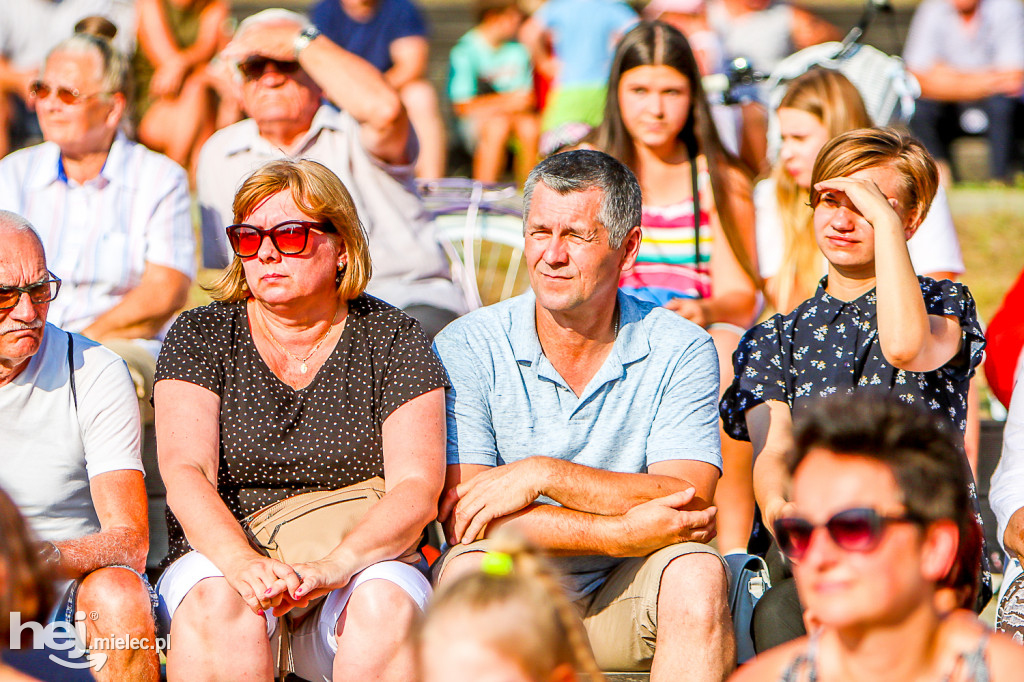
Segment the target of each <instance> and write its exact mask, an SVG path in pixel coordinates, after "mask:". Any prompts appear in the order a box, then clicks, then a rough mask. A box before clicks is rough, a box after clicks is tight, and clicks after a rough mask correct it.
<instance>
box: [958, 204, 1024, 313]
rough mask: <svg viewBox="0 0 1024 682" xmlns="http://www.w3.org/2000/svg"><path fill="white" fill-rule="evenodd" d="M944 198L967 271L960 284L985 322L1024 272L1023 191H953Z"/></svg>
mask: <svg viewBox="0 0 1024 682" xmlns="http://www.w3.org/2000/svg"><path fill="white" fill-rule="evenodd" d="M949 200H950V206H951V208H952V209H953V218H954V221H955V222H956V227H957V234H958V235H959V237H960V247H961V249H962V250H963V254H964V265H965V266H966V267H967V272H966V273H964V276H963V281H964V282H965V283H966V284H967V286H968V287H969V288H970V290H971V293H972V294H974V298H975V300H976V301H977V303H978V312H979V314H980V316H981V318H982V319H983V320H989V319H991V318H992V315H993V314H994V313H995V312H996V310H997V309H998V307H999V304H1000V302H1001V301H1002V299H1003V296H1004V295H1005V294H1006V290H1007V289H1009V287H1010V286H1011V285H1012V284H1013V282H1014V281H1015V280H1016V279H1017V275H1018V273H1019V272H1020V271H1021V269H1022V268H1024V190H1021V189H1004V188H971V187H964V188H955V189H954V190H953V191H951V192H950V198H949Z"/></svg>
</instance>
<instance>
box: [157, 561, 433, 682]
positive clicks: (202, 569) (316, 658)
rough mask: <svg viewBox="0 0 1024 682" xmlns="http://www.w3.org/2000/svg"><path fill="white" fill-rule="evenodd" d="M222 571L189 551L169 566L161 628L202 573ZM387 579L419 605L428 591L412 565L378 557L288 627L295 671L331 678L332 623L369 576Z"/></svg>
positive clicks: (272, 620)
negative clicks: (290, 628) (299, 621)
mask: <svg viewBox="0 0 1024 682" xmlns="http://www.w3.org/2000/svg"><path fill="white" fill-rule="evenodd" d="M223 576H224V574H223V573H222V572H221V571H220V570H219V569H218V568H217V567H216V566H214V565H213V562H212V561H210V560H209V559H207V558H206V557H205V556H203V555H202V554H200V553H199V552H194V551H193V552H189V553H188V554H186V555H185V556H183V557H181V558H180V559H178V560H177V561H175V562H174V563H173V564H171V565H170V566H168V567H167V570H166V571H164V573H163V575H162V576H160V580H159V581H157V584H156V591H157V595H158V596H159V597H160V606H159V609H158V610H157V622H158V625H159V627H160V628H161V630H162V631H163V632H170V630H171V619H172V618H173V617H174V612H175V611H176V610H177V609H178V606H179V605H180V604H181V602H182V600H183V599H184V598H185V595H187V594H188V593H189V591H190V590H191V589H192V588H193V587H195V586H196V584H198V583H199V581H201V580H204V579H206V578H220V577H223ZM378 579H379V580H388V581H390V582H392V583H394V584H395V585H398V586H399V587H401V588H402V589H403V590H405V592H406V593H407V594H408V595H409V596H410V597H412V600H413V601H414V602H416V604H417V605H418V606H419V607H420V609H422V608H423V607H424V606H425V605H426V603H427V598H428V597H429V596H430V592H431V590H430V583H429V582H428V581H427V579H426V577H424V575H423V574H422V573H421V572H420V571H419V570H418V569H416V568H415V567H413V566H410V565H409V564H406V563H404V562H401V561H382V562H380V563H378V564H373V565H372V566H368V567H367V568H365V569H363V570H362V571H360V572H359V573H356V574H355V576H354V577H353V578H352V580H350V581H349V583H348V585H346V586H345V587H343V588H341V589H338V590H334V591H332V592H331V593H329V594H328V595H327V596H326V597H324V598H323V600H321V602H320V604H319V605H318V606H317V607H316V611H315V612H313V613H311V614H310V615H309V616H308V617H307V618H305V619H304V620H303V621H302V622H301V623H300V624H299V626H298V627H297V628H295V629H294V630H293V632H292V654H293V657H294V659H295V673H296V674H297V675H299V676H300V677H303V678H305V679H307V680H324V681H325V682H330V680H331V676H332V673H333V669H334V655H335V654H336V653H337V652H338V642H337V640H336V639H335V637H334V632H335V628H336V627H337V625H338V619H339V618H340V617H341V614H342V611H344V610H345V606H346V605H347V604H348V600H349V597H351V596H352V591H353V590H355V588H357V587H359V586H360V585H362V584H363V583H365V582H367V581H369V580H378ZM266 619H267V637H269V638H271V640H273V638H274V635H275V634H276V632H277V617H275V616H274V615H273V614H271V613H270V612H269V611H268V612H267V614H266Z"/></svg>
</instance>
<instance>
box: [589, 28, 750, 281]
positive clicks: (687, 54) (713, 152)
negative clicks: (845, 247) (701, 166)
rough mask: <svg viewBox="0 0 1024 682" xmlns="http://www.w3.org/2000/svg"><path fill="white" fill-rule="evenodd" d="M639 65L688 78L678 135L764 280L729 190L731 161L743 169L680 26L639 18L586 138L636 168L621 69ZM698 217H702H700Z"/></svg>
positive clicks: (733, 237)
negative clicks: (599, 117) (700, 160)
mask: <svg viewBox="0 0 1024 682" xmlns="http://www.w3.org/2000/svg"><path fill="white" fill-rule="evenodd" d="M638 66H668V67H671V68H673V69H675V70H676V71H678V72H679V73H681V74H682V75H683V76H684V77H685V78H686V79H687V80H688V81H689V82H690V110H689V111H688V112H687V115H686V122H685V123H684V124H683V127H682V129H681V130H680V131H679V134H678V136H677V139H678V140H679V142H680V143H682V144H683V145H685V147H686V153H687V154H688V155H689V157H690V163H691V164H694V172H696V165H695V164H696V163H697V157H698V156H701V155H703V156H704V158H705V160H706V164H707V169H708V174H709V175H710V176H711V194H712V196H713V197H714V199H715V208H716V210H717V212H718V221H719V223H720V224H721V226H722V232H723V233H725V238H726V241H728V242H729V247H730V248H731V249H732V252H733V255H735V256H736V260H737V262H738V263H739V264H740V267H742V268H743V271H744V272H745V273H747V276H748V277H750V279H751V281H753V282H754V283H755V284H757V285H758V286H760V281H761V279H760V277H759V276H758V273H757V272H756V271H755V269H754V264H753V260H752V258H751V254H750V253H748V252H747V248H746V246H745V245H744V243H743V239H742V238H741V236H740V234H739V231H738V228H737V227H736V220H735V217H734V216H733V214H732V209H731V207H730V206H729V202H728V201H726V200H725V197H726V196H727V189H726V180H725V175H724V171H725V169H726V168H728V167H732V168H736V169H742V167H743V166H742V165H741V164H740V162H739V160H738V159H736V157H735V156H733V155H732V154H731V153H730V152H729V150H727V149H726V148H725V145H723V144H722V140H721V138H720V137H719V136H718V128H716V127H715V122H714V119H713V118H712V117H711V107H710V105H709V104H708V99H707V97H706V96H705V94H704V88H703V86H702V85H701V76H700V69H699V67H698V66H697V59H696V57H694V55H693V50H692V49H691V48H690V43H689V42H688V41H687V40H686V37H685V36H684V35H683V34H682V33H680V32H679V31H678V30H677V29H676V28H674V27H672V26H670V25H669V24H666V23H665V22H663V21H641V22H640V23H639V24H637V25H636V26H635V27H633V29H632V30H631V31H629V32H628V33H627V34H626V35H624V36H623V37H622V40H620V41H619V44H618V46H617V47H616V49H615V56H614V57H613V58H612V70H611V75H610V77H609V79H608V96H607V99H606V100H605V107H604V120H603V121H601V125H599V126H598V127H597V129H596V130H595V131H594V132H593V133H592V134H591V136H590V137H589V138H588V141H589V143H590V144H593V145H594V146H595V147H597V148H598V149H600V150H602V151H605V152H607V153H609V154H611V155H612V156H614V157H615V158H617V159H619V160H620V161H622V162H623V163H625V164H626V165H627V166H629V167H630V168H633V169H634V170H635V169H636V147H635V146H634V142H633V137H632V136H631V135H630V134H629V130H627V129H626V124H625V122H624V121H623V120H622V108H621V106H620V104H619V81H620V80H622V75H623V74H624V73H626V72H627V71H629V70H630V69H634V68H636V67H638ZM698 219H699V217H698Z"/></svg>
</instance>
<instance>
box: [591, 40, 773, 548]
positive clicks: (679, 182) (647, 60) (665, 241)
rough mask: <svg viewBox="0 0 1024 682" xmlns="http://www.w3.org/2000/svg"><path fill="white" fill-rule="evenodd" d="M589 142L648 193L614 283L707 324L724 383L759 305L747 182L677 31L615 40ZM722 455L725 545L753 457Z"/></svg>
mask: <svg viewBox="0 0 1024 682" xmlns="http://www.w3.org/2000/svg"><path fill="white" fill-rule="evenodd" d="M589 143H590V145H591V146H593V147H596V148H598V149H600V150H602V151H605V152H608V153H609V154H611V155H612V156H615V157H616V158H618V159H619V160H621V161H622V162H624V163H625V164H627V165H628V166H629V167H630V168H632V169H633V172H634V173H636V176H637V179H638V180H639V181H640V187H641V189H642V191H643V197H644V212H643V222H642V226H643V228H644V229H643V233H644V235H643V241H642V242H641V246H640V255H639V258H638V259H637V263H636V265H635V266H634V267H633V268H632V269H630V270H629V271H627V272H625V273H624V274H623V278H622V281H621V286H622V287H624V288H625V289H626V290H627V291H628V292H629V293H631V294H633V295H635V296H637V297H640V298H644V299H647V300H649V301H654V302H656V303H658V304H659V305H663V306H665V307H666V308H669V309H671V310H674V311H675V312H677V313H679V314H680V315H682V316H683V317H686V318H687V319H689V320H691V321H693V322H695V323H696V324H699V325H701V326H702V327H704V328H705V329H707V330H708V331H709V332H710V333H711V336H712V337H713V338H714V340H715V346H716V348H717V349H718V354H719V365H720V367H721V370H722V373H723V374H722V385H723V386H728V385H729V384H730V383H731V381H732V374H731V369H730V368H731V366H732V363H731V362H730V358H731V356H732V352H733V350H735V348H736V345H737V344H738V342H739V339H740V336H741V335H742V334H743V331H744V330H745V329H746V328H747V327H748V326H750V324H751V323H752V322H753V321H754V317H755V315H756V312H757V308H758V294H757V292H758V276H757V271H756V266H755V262H754V258H755V256H754V254H755V249H754V209H753V202H752V199H751V181H750V177H749V176H748V175H747V174H746V173H745V172H744V170H743V169H742V167H741V165H740V163H739V161H738V160H736V159H735V157H733V156H732V155H731V154H729V153H728V152H727V151H726V150H725V148H724V147H723V145H722V142H721V140H720V139H719V137H718V133H717V131H716V129H715V125H714V123H713V121H712V118H711V112H710V109H709V106H708V102H707V100H706V98H705V97H704V92H703V90H702V88H701V81H700V72H699V70H698V67H697V62H696V59H695V58H694V56H693V52H692V50H691V49H690V45H689V44H688V43H687V41H686V38H685V37H683V34H682V33H680V32H679V31H677V30H676V29H675V28H673V27H671V26H669V25H668V24H665V23H663V22H658V21H655V22H641V23H640V24H638V25H637V26H636V27H635V28H634V29H633V30H631V31H630V32H629V33H627V34H626V35H625V36H624V37H623V38H622V40H621V41H620V42H619V45H618V48H617V49H616V52H615V57H614V59H613V62H612V70H611V76H610V78H609V85H608V99H607V102H606V105H605V116H604V121H603V122H602V123H601V125H600V126H599V127H598V128H597V129H596V130H595V131H594V133H593V135H592V136H591V139H590V140H589ZM694 216H698V217H699V220H695V219H694ZM722 455H723V458H724V459H725V467H724V472H723V478H722V480H721V481H720V482H719V485H718V494H717V496H716V503H717V504H718V508H719V515H718V530H719V540H720V543H721V544H720V547H722V549H723V550H726V551H729V550H732V549H739V548H745V547H746V543H747V537H748V535H749V533H750V524H751V519H752V517H753V489H752V486H751V482H750V476H751V474H750V467H751V459H750V458H751V453H750V449H749V446H747V445H745V444H741V443H739V442H737V441H733V440H732V439H729V438H727V437H725V436H724V435H723V443H722Z"/></svg>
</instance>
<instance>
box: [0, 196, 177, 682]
mask: <svg viewBox="0 0 1024 682" xmlns="http://www.w3.org/2000/svg"><path fill="white" fill-rule="evenodd" d="M60 291H61V281H60V279H58V278H57V277H55V276H54V275H53V274H52V273H51V272H50V271H49V270H48V269H47V267H46V259H45V256H44V253H43V243H42V241H41V239H40V238H39V235H38V234H37V233H36V232H35V230H34V229H33V228H32V226H31V225H30V224H29V223H28V221H26V220H25V219H24V218H22V217H21V216H19V215H17V214H15V213H11V212H9V211H0V421H2V422H3V424H4V438H3V457H2V458H0V488H3V489H4V490H6V491H7V492H8V493H10V495H11V497H12V498H13V499H14V501H15V502H16V503H17V504H18V507H19V508H20V510H21V512H22V514H24V515H25V517H26V518H27V519H28V521H29V523H30V525H31V526H32V529H33V531H34V532H35V535H36V536H37V537H38V538H40V539H41V540H42V542H40V544H39V546H38V551H39V559H38V562H39V563H44V564H45V565H46V566H47V568H49V569H50V571H51V572H52V574H53V575H54V577H59V578H60V582H59V583H58V587H59V593H58V596H59V597H60V598H59V599H58V603H57V607H56V609H55V610H54V612H53V614H52V616H51V620H52V621H63V622H68V623H71V624H72V625H74V624H76V623H77V622H79V621H84V624H85V632H86V638H87V642H79V643H78V645H77V646H76V647H75V648H74V649H72V650H71V651H64V652H59V651H54V652H53V653H54V654H55V655H59V656H60V658H61V659H62V661H63V663H64V664H65V665H66V666H67V667H69V668H84V667H87V666H88V665H89V663H90V662H89V661H87V660H86V659H85V658H84V657H83V653H84V646H85V645H88V646H89V648H90V649H91V652H92V656H93V658H92V665H93V666H94V667H98V668H99V669H98V670H97V671H96V677H97V678H98V679H110V680H121V679H132V680H144V679H154V680H155V679H157V678H158V675H159V665H158V661H157V653H156V650H155V645H156V641H155V633H154V624H153V615H152V601H151V594H152V592H151V590H150V589H149V584H148V582H147V581H146V579H145V576H144V575H143V573H142V572H143V571H144V570H145V564H146V552H147V550H148V547H149V537H148V530H149V524H148V520H147V515H146V488H145V484H144V482H143V468H142V460H141V456H140V454H139V444H140V440H141V437H140V433H141V428H140V421H139V412H138V408H137V406H136V396H135V390H134V387H133V386H132V381H131V378H130V377H129V375H128V371H127V369H126V368H125V365H124V362H122V361H121V359H120V358H118V356H117V355H115V354H114V353H113V352H111V351H110V350H108V349H106V348H104V347H102V346H100V345H99V344H97V343H95V342H94V341H90V340H88V339H86V338H84V337H82V336H80V335H78V334H71V333H68V332H65V331H63V330H62V329H60V328H59V327H56V326H54V325H53V324H47V322H46V318H47V314H48V312H49V310H50V308H51V302H52V301H54V299H56V297H57V294H58V292H60ZM65 293H66V292H65ZM83 613H84V614H86V615H85V617H83V616H82V615H81V614H83ZM26 629H27V628H25V627H23V628H22V631H24V630H26ZM64 632H65V633H67V632H69V630H65V631H64ZM15 635H16V627H15V626H14V625H12V637H11V643H12V647H13V648H17V642H18V638H17V636H15ZM97 638H102V639H103V641H99V640H98V639H97ZM37 639H38V638H37ZM28 641H31V638H29V640H28ZM118 641H123V642H125V643H126V645H125V646H124V647H119V646H117V642H118ZM131 642H135V643H136V644H137V646H135V647H132V646H131V644H130V643H131ZM55 648H60V646H59V645H58V646H56V647H55ZM19 661H22V665H23V664H24V663H25V661H23V660H22V659H21V658H20V657H19V656H18V655H15V654H13V652H12V655H10V656H9V655H8V652H4V662H5V663H11V664H13V665H15V666H18V665H19ZM101 663H102V665H101ZM27 672H32V673H34V674H36V675H41V676H42V677H43V679H53V678H52V677H51V675H52V673H53V672H54V671H53V670H50V671H49V674H47V673H46V672H45V671H41V670H39V669H32V668H30V669H28V670H27ZM65 672H67V673H68V674H70V672H69V671H67V670H65Z"/></svg>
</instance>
